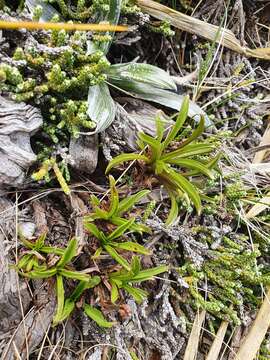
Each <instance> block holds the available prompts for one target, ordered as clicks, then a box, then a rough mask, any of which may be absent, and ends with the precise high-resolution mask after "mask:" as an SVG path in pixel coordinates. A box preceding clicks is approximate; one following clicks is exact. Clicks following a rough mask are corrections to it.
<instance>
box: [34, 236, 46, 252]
mask: <svg viewBox="0 0 270 360" xmlns="http://www.w3.org/2000/svg"><path fill="white" fill-rule="evenodd" d="M46 237H47V233H46V232H45V233H43V234H41V235H40V236H39V238H38V239H37V241H36V243H35V250H40V249H41V248H42V247H43V246H44V243H45V239H46Z"/></svg>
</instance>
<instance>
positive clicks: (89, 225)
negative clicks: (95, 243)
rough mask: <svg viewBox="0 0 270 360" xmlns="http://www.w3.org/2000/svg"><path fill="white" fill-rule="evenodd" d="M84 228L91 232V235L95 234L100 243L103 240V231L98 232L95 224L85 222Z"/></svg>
mask: <svg viewBox="0 0 270 360" xmlns="http://www.w3.org/2000/svg"><path fill="white" fill-rule="evenodd" d="M84 227H85V229H86V230H87V231H89V232H90V233H91V234H93V235H94V236H95V237H96V238H97V239H99V240H100V241H102V240H103V236H102V233H101V231H99V230H98V228H97V226H96V225H95V224H92V223H89V222H86V221H85V222H84Z"/></svg>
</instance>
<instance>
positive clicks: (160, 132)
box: [156, 113, 165, 143]
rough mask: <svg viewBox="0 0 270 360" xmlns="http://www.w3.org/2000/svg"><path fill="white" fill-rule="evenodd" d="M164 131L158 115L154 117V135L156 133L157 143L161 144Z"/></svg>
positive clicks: (162, 122)
mask: <svg viewBox="0 0 270 360" xmlns="http://www.w3.org/2000/svg"><path fill="white" fill-rule="evenodd" d="M164 131H165V127H164V121H162V119H161V118H160V116H159V113H158V114H157V116H156V133H157V141H158V142H159V143H161V142H162V139H163V136H164Z"/></svg>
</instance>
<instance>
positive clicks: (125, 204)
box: [117, 190, 151, 215]
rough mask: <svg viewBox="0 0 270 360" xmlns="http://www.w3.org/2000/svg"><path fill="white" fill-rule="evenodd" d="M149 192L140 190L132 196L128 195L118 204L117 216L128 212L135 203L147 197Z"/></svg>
mask: <svg viewBox="0 0 270 360" xmlns="http://www.w3.org/2000/svg"><path fill="white" fill-rule="evenodd" d="M150 192H151V191H150V190H142V191H139V192H137V193H136V194H133V195H128V196H127V197H126V198H124V199H123V200H121V201H120V202H119V206H118V211H117V214H118V215H121V214H123V213H124V212H126V211H128V210H130V209H131V208H132V207H133V206H134V205H135V204H136V203H137V202H139V201H140V200H141V199H142V198H144V197H145V196H147V195H148V194H149V193H150Z"/></svg>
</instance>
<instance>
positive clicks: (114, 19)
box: [101, 0, 122, 54]
mask: <svg viewBox="0 0 270 360" xmlns="http://www.w3.org/2000/svg"><path fill="white" fill-rule="evenodd" d="M121 5H122V0H110V11H109V13H108V15H107V16H106V17H105V18H104V20H105V21H107V22H109V23H110V24H111V25H117V24H118V22H119V18H120V13H121ZM107 34H109V35H111V37H112V38H113V36H114V32H107ZM111 43H112V40H110V41H107V42H105V43H103V44H102V45H101V50H102V51H103V52H104V54H107V52H108V50H109V48H110V45H111Z"/></svg>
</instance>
